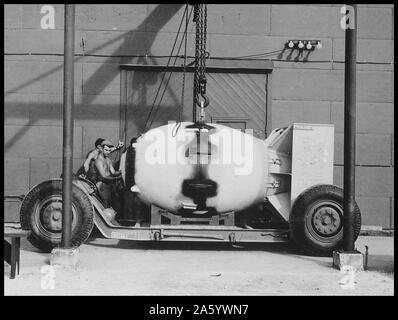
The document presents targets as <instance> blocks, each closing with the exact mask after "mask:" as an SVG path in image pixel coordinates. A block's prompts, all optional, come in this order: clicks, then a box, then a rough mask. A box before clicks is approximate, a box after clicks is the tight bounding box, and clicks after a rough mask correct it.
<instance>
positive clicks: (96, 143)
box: [94, 138, 105, 147]
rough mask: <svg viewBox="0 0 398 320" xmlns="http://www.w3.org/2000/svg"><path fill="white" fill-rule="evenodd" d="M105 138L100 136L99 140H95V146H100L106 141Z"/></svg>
mask: <svg viewBox="0 0 398 320" xmlns="http://www.w3.org/2000/svg"><path fill="white" fill-rule="evenodd" d="M104 140H105V139H102V138H98V139H97V140H95V143H94V146H95V147H96V146H100V145H101V143H102V141H104Z"/></svg>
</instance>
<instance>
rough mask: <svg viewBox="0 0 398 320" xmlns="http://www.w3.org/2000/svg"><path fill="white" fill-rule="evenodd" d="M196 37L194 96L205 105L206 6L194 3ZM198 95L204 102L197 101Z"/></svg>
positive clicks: (206, 101) (206, 100)
mask: <svg viewBox="0 0 398 320" xmlns="http://www.w3.org/2000/svg"><path fill="white" fill-rule="evenodd" d="M195 12H196V20H195V21H196V37H195V74H194V97H195V104H197V105H201V106H202V107H207V105H208V103H209V100H208V98H207V96H206V83H207V78H206V58H207V52H206V42H207V6H206V5H205V4H197V5H195ZM199 95H201V96H202V97H203V98H204V100H205V101H204V104H200V103H199Z"/></svg>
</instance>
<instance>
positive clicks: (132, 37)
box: [4, 4, 183, 152]
mask: <svg viewBox="0 0 398 320" xmlns="http://www.w3.org/2000/svg"><path fill="white" fill-rule="evenodd" d="M182 6H183V4H176V5H167V4H161V5H158V6H157V7H156V8H155V9H154V10H153V11H152V12H151V13H150V14H149V15H148V16H147V17H146V19H145V20H144V21H143V22H142V23H141V24H140V25H139V26H138V27H137V28H136V29H134V30H131V31H128V32H126V33H123V34H122V35H120V36H119V37H116V38H114V39H112V40H111V41H108V42H106V43H104V44H102V45H101V46H98V47H96V48H94V49H91V50H89V51H86V52H85V54H86V55H89V54H95V53H96V52H97V51H98V50H100V49H102V48H104V47H106V46H108V45H110V44H112V43H114V42H116V41H120V40H121V39H124V41H123V43H122V44H121V45H120V46H119V47H118V48H117V49H116V50H115V51H114V52H112V54H110V57H109V58H108V59H107V60H106V61H105V62H104V63H103V64H102V66H101V67H100V68H99V69H98V70H97V71H96V72H95V73H94V74H93V75H92V76H91V77H90V78H89V79H88V80H87V81H86V82H85V83H84V84H83V87H85V86H87V87H93V86H95V87H96V90H97V92H98V94H101V92H102V91H103V90H104V89H105V88H106V87H107V86H108V85H109V83H110V82H111V81H112V80H113V79H114V78H115V77H117V76H119V72H115V73H109V72H107V64H108V63H109V62H112V59H114V57H115V56H121V55H122V54H121V53H122V52H125V51H126V48H131V47H132V44H133V45H134V44H136V43H140V41H141V40H142V38H141V36H140V35H139V34H137V33H135V32H136V31H142V30H145V25H146V23H147V22H148V21H156V26H157V30H156V31H155V32H148V33H147V34H146V38H145V42H146V48H147V50H148V51H149V52H147V54H148V56H150V55H151V53H150V48H151V47H152V45H153V43H154V40H155V38H156V36H157V34H158V32H159V31H160V30H161V29H162V28H163V26H164V25H165V24H166V23H167V22H168V21H169V20H170V19H171V18H172V17H173V16H174V15H175V14H176V13H177V12H178V11H179V10H180V8H181V7H182ZM81 59H82V57H77V58H75V60H74V61H75V63H76V62H78V61H79V60H81ZM131 60H132V58H124V59H123V63H129V62H130V61H131ZM138 62H143V60H141V61H138ZM62 68H63V65H60V66H59V67H56V68H53V69H51V70H50V71H48V72H46V73H44V74H42V75H40V76H37V77H35V78H33V79H32V80H29V81H27V82H25V83H23V84H21V85H19V86H18V87H16V88H12V89H11V90H8V91H7V92H5V94H4V98H6V97H7V96H9V95H11V94H12V93H17V92H18V91H20V90H21V89H23V88H25V87H27V86H29V85H30V84H32V83H34V82H36V81H40V80H41V79H43V78H45V77H47V76H49V75H51V74H53V73H54V72H56V71H59V70H60V69H62ZM99 77H101V81H98V78H99ZM137 88H140V90H142V91H145V90H146V89H145V88H144V87H142V86H140V87H137ZM139 94H141V96H142V97H145V94H146V92H143V93H139ZM95 97H96V95H90V96H83V100H82V103H81V104H80V105H76V108H79V107H82V106H84V107H87V106H88V105H90V104H91V103H92V102H93V99H95ZM5 105H6V106H5V107H6V110H7V109H8V110H10V109H11V108H12V107H13V104H12V103H11V104H9V103H7V102H5ZM41 106H42V105H41ZM29 107H32V105H29ZM52 107H56V108H57V109H58V108H59V110H62V107H63V106H62V104H59V105H57V106H54V105H52ZM104 108H106V106H104ZM166 110H168V108H166V109H165V111H166ZM173 110H174V108H173ZM61 114H62V111H61ZM97 115H98V113H93V116H97ZM116 116H117V118H118V119H119V112H117V113H116V114H115V117H116ZM61 118H62V117H61ZM36 121H37V120H34V119H30V120H29V122H28V123H27V124H26V125H24V126H23V127H22V128H21V129H20V130H19V131H18V132H17V133H16V134H15V135H14V136H13V137H12V138H11V139H9V141H7V142H6V144H5V152H7V150H8V149H10V148H11V147H12V146H13V145H14V144H15V143H16V142H17V141H18V140H19V139H20V138H21V137H22V136H24V135H25V134H26V133H27V131H28V129H29V127H30V126H33V125H34V124H35V123H36Z"/></svg>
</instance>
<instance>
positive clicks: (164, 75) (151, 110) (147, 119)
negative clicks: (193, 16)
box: [142, 7, 188, 132]
mask: <svg viewBox="0 0 398 320" xmlns="http://www.w3.org/2000/svg"><path fill="white" fill-rule="evenodd" d="M187 9H188V8H187V7H186V8H185V10H187ZM183 21H184V15H183V17H182V19H181V22H180V25H179V27H178V31H177V36H176V38H175V40H174V43H173V47H172V49H171V53H170V55H169V59H168V61H167V66H166V67H168V66H169V64H170V61H171V59H172V55H173V52H174V48H175V46H176V44H177V40H178V37H179V35H180V30H181V26H182V23H183ZM165 77H166V72H165V73H164V74H163V76H162V79H161V81H160V85H159V88H158V90H157V92H156V95H155V99H154V100H153V103H152V106H151V109H150V111H149V114H148V116H147V118H146V121H145V124H144V127H143V130H142V132H145V131H146V126H147V124H148V121H149V119H150V117H151V115H152V112H153V110H154V107H155V103H156V99H157V97H158V95H159V92H160V89H161V87H162V84H163V81H164V78H165ZM166 87H167V84H166ZM152 122H153V120H152ZM152 122H151V125H152Z"/></svg>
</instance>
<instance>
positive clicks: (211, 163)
mask: <svg viewBox="0 0 398 320" xmlns="http://www.w3.org/2000/svg"><path fill="white" fill-rule="evenodd" d="M206 127H207V129H206ZM206 127H205V128H198V127H197V126H196V125H193V123H191V122H182V123H180V124H176V123H169V124H168V125H164V126H161V127H158V128H155V129H152V130H149V131H148V132H146V133H145V134H144V135H142V136H141V137H140V138H139V139H138V141H137V144H136V150H135V155H134V156H131V155H130V156H129V154H128V152H129V151H127V152H126V153H124V154H123V156H122V158H121V170H122V173H123V178H124V180H125V182H127V185H128V184H129V181H133V182H132V183H135V185H136V186H137V187H138V189H139V197H140V198H141V199H142V200H143V201H144V202H146V203H148V204H154V205H156V206H158V207H160V208H163V209H166V210H168V211H170V212H173V213H176V214H178V213H181V212H182V210H184V209H191V210H196V211H207V212H213V213H222V212H228V211H238V210H242V209H245V208H247V207H249V206H251V205H253V204H256V203H260V202H262V201H263V200H264V197H265V191H266V178H267V153H266V145H265V142H264V141H263V140H260V139H257V138H255V137H253V136H252V135H251V134H248V133H243V132H241V131H239V130H235V129H232V128H230V127H226V126H222V125H218V124H209V125H208V126H206ZM131 168H133V170H131ZM132 178H133V179H132ZM132 183H131V182H130V184H132ZM128 186H129V187H131V185H128Z"/></svg>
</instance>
